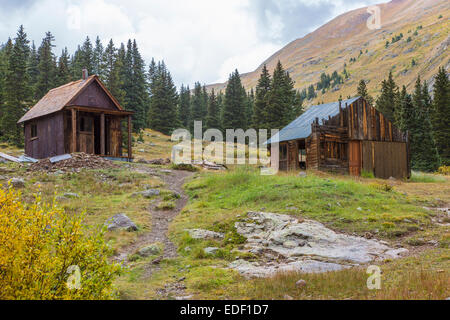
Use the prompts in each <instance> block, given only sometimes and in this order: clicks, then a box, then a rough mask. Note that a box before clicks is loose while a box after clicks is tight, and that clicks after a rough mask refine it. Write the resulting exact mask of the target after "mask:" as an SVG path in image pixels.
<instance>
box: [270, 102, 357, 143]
mask: <svg viewBox="0 0 450 320" xmlns="http://www.w3.org/2000/svg"><path fill="white" fill-rule="evenodd" d="M359 98H360V97H356V98H352V99H348V100H342V102H341V105H342V106H343V107H345V105H346V104H347V105H351V104H352V103H353V102H355V101H356V100H358V99H359ZM338 114H339V101H337V102H331V103H326V104H321V105H317V106H312V107H310V108H309V109H308V110H306V111H305V113H303V114H302V115H301V116H300V117H298V118H297V119H295V120H294V121H292V122H291V123H290V124H289V125H287V126H286V127H284V128H283V129H282V130H281V131H280V132H279V133H278V134H277V135H275V136H273V137H272V138H270V139H269V140H268V141H267V142H266V143H265V144H271V143H276V142H283V141H290V140H297V139H306V138H308V137H309V136H310V135H311V124H312V123H313V122H314V121H315V119H316V118H319V124H323V121H322V120H323V119H328V117H329V116H331V117H334V116H335V115H338Z"/></svg>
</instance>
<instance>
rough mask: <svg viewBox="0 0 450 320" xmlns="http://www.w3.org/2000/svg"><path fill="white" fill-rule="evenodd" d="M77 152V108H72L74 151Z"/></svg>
mask: <svg viewBox="0 0 450 320" xmlns="http://www.w3.org/2000/svg"><path fill="white" fill-rule="evenodd" d="M74 152H77V110H75V109H72V153H74Z"/></svg>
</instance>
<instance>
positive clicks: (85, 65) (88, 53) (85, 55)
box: [78, 37, 94, 78]
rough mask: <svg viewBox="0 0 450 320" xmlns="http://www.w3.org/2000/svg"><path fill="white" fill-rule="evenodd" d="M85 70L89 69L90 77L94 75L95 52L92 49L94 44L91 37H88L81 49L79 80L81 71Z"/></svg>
mask: <svg viewBox="0 0 450 320" xmlns="http://www.w3.org/2000/svg"><path fill="white" fill-rule="evenodd" d="M83 69H87V71H88V73H89V75H91V74H93V73H94V51H93V48H92V43H91V40H90V39H89V37H86V40H85V41H84V43H83V46H82V47H81V69H80V70H78V71H80V73H79V75H78V78H80V77H81V74H82V73H81V71H82V70H83Z"/></svg>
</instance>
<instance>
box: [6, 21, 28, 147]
mask: <svg viewBox="0 0 450 320" xmlns="http://www.w3.org/2000/svg"><path fill="white" fill-rule="evenodd" d="M29 55H30V47H29V41H28V39H27V34H26V33H25V31H24V28H23V26H20V28H19V30H18V31H17V35H16V38H15V39H14V45H13V47H12V50H11V53H10V54H9V59H8V60H9V61H8V70H7V74H6V79H5V98H4V100H5V105H4V107H3V113H2V118H1V119H0V128H1V130H0V131H1V132H2V133H3V139H4V140H6V141H8V142H10V143H13V144H15V145H18V146H21V145H22V144H23V137H22V136H23V132H22V128H21V127H20V126H18V125H17V121H19V119H20V118H21V117H22V116H23V114H24V113H25V112H26V111H27V108H28V107H29V106H30V102H31V101H30V100H31V89H30V85H29V74H28V72H27V61H28V58H29Z"/></svg>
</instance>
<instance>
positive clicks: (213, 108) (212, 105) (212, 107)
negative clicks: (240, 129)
mask: <svg viewBox="0 0 450 320" xmlns="http://www.w3.org/2000/svg"><path fill="white" fill-rule="evenodd" d="M206 128H207V129H220V116H219V108H218V105H217V97H216V94H215V93H214V89H212V90H211V94H210V95H209V101H208V115H207V116H206Z"/></svg>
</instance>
